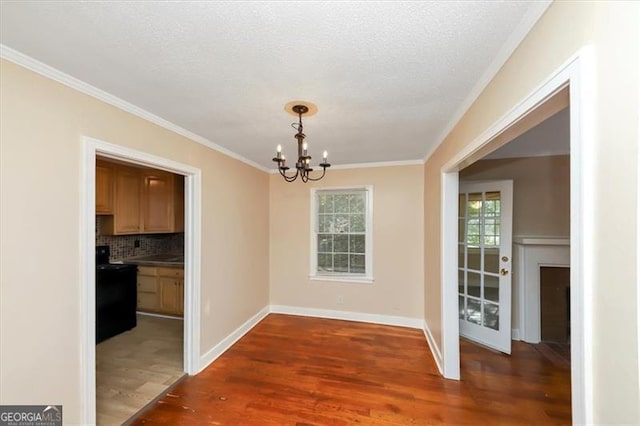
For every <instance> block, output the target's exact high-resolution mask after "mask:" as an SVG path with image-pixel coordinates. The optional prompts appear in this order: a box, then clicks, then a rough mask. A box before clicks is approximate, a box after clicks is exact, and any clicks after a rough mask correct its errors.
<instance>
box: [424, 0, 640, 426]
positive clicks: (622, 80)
mask: <svg viewBox="0 0 640 426" xmlns="http://www.w3.org/2000/svg"><path fill="white" fill-rule="evenodd" d="M639 7H640V6H639V5H638V4H637V3H624V2H615V3H614V2H554V3H552V4H551V6H550V7H549V9H548V10H547V12H546V13H545V14H544V15H543V17H542V18H541V19H540V21H539V22H538V23H537V24H536V25H535V27H534V28H533V29H532V31H531V32H530V33H529V34H528V35H527V37H526V38H525V40H524V41H523V42H522V44H521V45H520V46H519V47H518V48H517V49H516V51H515V52H514V54H513V55H512V56H511V57H510V59H509V60H508V61H507V63H506V64H505V65H504V66H503V68H502V69H501V70H500V72H499V73H498V74H497V75H496V76H495V78H494V79H493V80H492V81H491V83H490V84H489V85H488V86H487V88H486V89H485V90H484V92H483V93H482V94H481V95H480V97H479V98H478V99H477V100H476V102H475V103H474V104H473V105H472V107H471V108H470V109H469V110H468V111H467V113H466V114H465V115H464V117H463V118H462V119H461V120H460V121H459V122H458V123H457V124H456V126H455V127H454V129H453V130H452V131H451V133H450V134H449V135H448V136H447V138H446V139H445V141H444V142H443V143H442V144H441V145H440V147H439V148H438V149H437V150H436V152H435V153H434V154H433V155H432V156H431V157H430V158H429V160H428V161H427V163H426V165H425V199H424V203H425V235H426V238H425V319H426V321H427V324H428V326H429V327H430V329H431V331H432V333H433V334H434V337H435V339H436V342H437V343H439V344H440V346H441V343H440V342H441V338H442V336H441V326H442V325H441V320H440V318H441V314H442V309H441V303H440V300H441V292H440V276H441V271H440V258H441V256H440V223H441V218H440V195H441V194H440V185H441V178H440V173H441V167H442V166H443V165H444V164H445V163H446V162H447V161H449V160H451V159H452V158H453V157H454V156H455V155H456V154H457V153H459V152H460V151H461V150H462V148H463V147H465V146H467V145H468V144H469V143H470V142H471V141H472V140H473V139H474V138H476V137H478V136H479V135H480V134H481V133H482V132H483V131H485V130H486V129H487V128H489V127H490V126H491V125H492V124H493V123H494V122H496V121H498V120H499V119H500V118H501V117H502V116H503V115H504V114H506V113H507V112H508V111H509V110H510V109H511V108H512V107H513V106H514V105H515V104H516V103H517V102H519V101H520V100H522V99H524V98H525V97H526V96H527V95H528V94H529V93H531V92H532V91H533V90H534V89H535V88H536V87H537V86H539V85H540V84H541V83H542V82H543V81H544V80H545V79H546V78H547V77H548V76H550V75H551V73H552V72H553V71H555V70H556V69H557V68H559V67H560V66H561V65H563V64H564V63H565V62H566V61H567V60H568V59H569V58H570V57H571V56H572V55H573V54H574V53H576V52H577V51H578V49H579V48H581V47H582V46H585V45H588V44H592V45H593V47H594V51H595V55H596V69H595V71H596V87H595V88H594V90H595V91H594V92H593V93H592V94H593V95H594V96H595V100H596V105H597V106H596V111H595V113H596V114H595V117H594V121H593V125H594V128H595V134H594V135H593V136H594V142H595V150H594V151H593V152H591V154H593V162H594V166H595V168H596V170H597V171H596V172H595V173H594V175H593V176H592V178H593V182H594V185H593V187H591V188H590V189H592V190H593V191H594V192H595V197H593V198H590V199H588V200H585V202H586V203H587V205H588V210H589V212H590V213H591V214H593V230H594V231H595V237H594V239H595V241H594V242H595V245H594V248H593V251H592V252H590V253H589V255H590V256H591V257H592V258H593V259H599V261H598V262H597V263H596V264H589V265H587V266H588V268H590V269H591V270H592V274H593V281H594V286H595V287H594V289H593V290H594V293H593V302H594V304H593V311H594V315H593V322H592V323H589V324H587V326H590V327H592V328H593V339H594V341H593V348H590V349H591V355H592V356H593V365H591V366H589V368H590V372H591V373H592V374H593V378H594V386H593V392H594V394H593V401H592V403H593V404H589V405H590V407H589V408H592V409H593V413H594V420H595V421H596V422H597V423H630V424H637V423H639V422H640V418H639V417H640V415H639V413H638V405H639V404H638V401H639V394H638V388H639V386H638V363H637V359H638V358H637V357H638V349H637V348H638V346H637V343H638V342H637V336H638V330H637V324H638V322H637V316H636V315H637V309H638V306H637V302H636V301H637V297H636V291H637V289H636V286H635V282H636V278H637V277H636V266H635V265H636V256H637V242H636V240H635V236H636V229H637V223H636V220H637V219H636V196H637V195H636V194H637V190H638V188H637V175H636V173H637V167H638V164H637V159H638V152H637V149H638V147H637V145H638V134H637V132H638V123H637V118H638V20H639V14H640V12H639V10H638V9H639ZM585 148H587V147H585ZM587 237H589V236H587Z"/></svg>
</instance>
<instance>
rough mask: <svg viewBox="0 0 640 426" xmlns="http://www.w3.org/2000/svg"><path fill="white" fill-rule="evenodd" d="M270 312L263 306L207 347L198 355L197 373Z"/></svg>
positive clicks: (268, 308)
mask: <svg viewBox="0 0 640 426" xmlns="http://www.w3.org/2000/svg"><path fill="white" fill-rule="evenodd" d="M270 312H271V309H270V306H265V307H264V308H262V309H261V310H260V311H259V312H258V313H257V314H255V315H254V316H252V317H251V318H249V319H248V320H247V321H245V322H244V324H242V325H241V326H240V327H238V328H236V329H235V330H234V331H232V332H231V333H230V334H229V335H228V336H227V337H225V338H224V339H222V340H221V341H220V343H218V344H217V345H215V346H213V347H212V348H211V349H209V350H208V351H207V352H206V353H205V354H204V355H202V356H201V357H200V365H199V367H198V371H197V372H196V374H197V373H200V372H201V371H202V370H204V369H205V368H207V367H208V366H209V365H210V364H211V363H212V362H213V361H215V360H216V359H218V358H219V357H220V355H222V354H223V353H225V352H226V351H227V350H228V349H229V348H230V347H231V346H233V344H234V343H236V342H237V341H238V340H240V339H241V338H242V337H243V336H244V335H245V334H247V333H248V332H249V331H251V329H252V328H253V327H255V326H256V325H257V324H258V323H259V322H260V321H262V320H263V319H264V318H265V317H266V316H267V315H269V313H270Z"/></svg>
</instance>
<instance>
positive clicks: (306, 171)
mask: <svg viewBox="0 0 640 426" xmlns="http://www.w3.org/2000/svg"><path fill="white" fill-rule="evenodd" d="M284 109H285V111H287V112H288V113H290V114H292V115H295V116H297V117H298V122H297V123H292V124H291V127H293V128H294V129H296V130H297V133H296V134H295V135H293V137H294V138H295V139H296V141H297V145H298V160H297V161H296V164H295V174H293V175H287V170H289V167H287V166H286V158H285V156H284V155H282V146H281V145H278V147H277V148H276V156H275V158H273V161H274V162H275V163H277V165H278V172H279V173H280V175H281V176H282V177H283V178H284V180H285V181H287V182H293V181H294V180H296V179H297V178H298V176H300V180H301V181H302V182H305V183H306V182H309V181H312V182H313V181H318V180H320V179H322V178H323V177H324V175H325V173H326V172H327V168H328V167H331V164H329V163H328V162H327V156H328V154H327V151H324V155H323V158H322V163H320V164H319V166H320V167H322V174H321V175H320V176H317V177H311V172H313V168H311V167H310V163H311V156H310V155H309V144H307V142H305V141H304V138H306V135H305V134H304V133H303V126H302V116H303V115H306V116H311V115H313V114H315V113H316V112H318V108H317V107H316V106H315V105H314V104H312V103H311V102H305V101H293V102H289V103H288V104H287V105H285V107H284Z"/></svg>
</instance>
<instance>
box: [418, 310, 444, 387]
mask: <svg viewBox="0 0 640 426" xmlns="http://www.w3.org/2000/svg"><path fill="white" fill-rule="evenodd" d="M422 332H423V333H424V337H425V339H427V344H428V345H429V349H431V355H433V360H434V361H435V362H436V366H437V367H438V371H439V372H440V375H441V376H443V377H444V369H443V367H442V364H443V359H442V353H441V352H440V348H438V345H436V341H435V339H434V338H433V334H431V330H430V329H429V325H428V324H427V322H426V321H423V322H422Z"/></svg>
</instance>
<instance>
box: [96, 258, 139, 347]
mask: <svg viewBox="0 0 640 426" xmlns="http://www.w3.org/2000/svg"><path fill="white" fill-rule="evenodd" d="M109 257H110V250H109V246H96V343H100V342H102V341H103V340H106V339H108V338H110V337H113V336H116V335H118V334H120V333H122V332H125V331H127V330H131V329H132V328H134V327H135V326H136V300H137V294H136V293H137V291H136V279H137V269H138V267H137V266H136V265H124V264H112V263H109Z"/></svg>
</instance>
